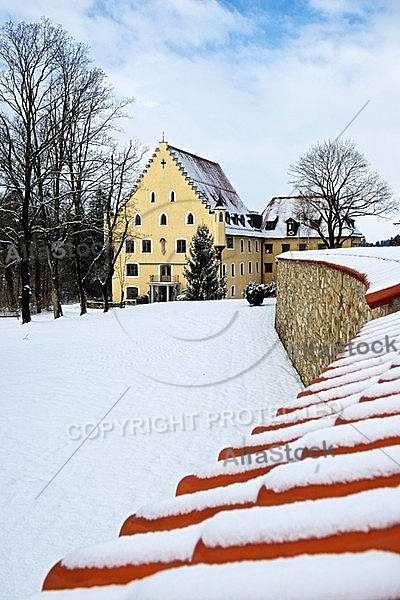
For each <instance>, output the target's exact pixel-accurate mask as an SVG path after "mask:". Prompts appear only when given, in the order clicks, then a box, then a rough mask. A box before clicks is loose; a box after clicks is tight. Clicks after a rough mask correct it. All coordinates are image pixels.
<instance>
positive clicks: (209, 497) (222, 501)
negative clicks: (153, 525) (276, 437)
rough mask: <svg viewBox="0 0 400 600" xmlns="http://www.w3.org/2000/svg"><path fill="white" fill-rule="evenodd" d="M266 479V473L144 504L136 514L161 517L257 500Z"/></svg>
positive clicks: (153, 517) (138, 515)
mask: <svg viewBox="0 0 400 600" xmlns="http://www.w3.org/2000/svg"><path fill="white" fill-rule="evenodd" d="M264 481H265V475H261V476H259V477H255V478H254V479H250V481H244V482H241V483H232V484H230V485H227V486H224V487H222V488H213V489H210V490H204V491H199V492H194V493H193V494H183V495H182V496H176V498H172V499H171V500H165V501H164V502H158V503H157V504H147V505H144V506H142V507H140V508H139V509H138V510H137V511H136V513H135V515H136V516H137V517H144V518H146V519H159V518H162V517H167V516H170V515H179V514H182V515H183V514H187V513H190V512H192V511H194V510H203V509H205V508H211V507H215V506H221V505H226V506H229V505H232V504H245V503H246V502H255V500H256V499H257V495H258V492H259V491H260V488H261V487H262V485H263V483H264Z"/></svg>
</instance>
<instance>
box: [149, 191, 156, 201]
mask: <svg viewBox="0 0 400 600" xmlns="http://www.w3.org/2000/svg"><path fill="white" fill-rule="evenodd" d="M155 201H156V193H155V192H150V202H155Z"/></svg>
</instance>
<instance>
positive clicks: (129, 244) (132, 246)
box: [125, 240, 135, 254]
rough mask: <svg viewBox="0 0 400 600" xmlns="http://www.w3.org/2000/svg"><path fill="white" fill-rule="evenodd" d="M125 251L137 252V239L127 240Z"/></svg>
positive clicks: (129, 252) (128, 252)
mask: <svg viewBox="0 0 400 600" xmlns="http://www.w3.org/2000/svg"><path fill="white" fill-rule="evenodd" d="M125 253H126V254H134V253H135V240H125Z"/></svg>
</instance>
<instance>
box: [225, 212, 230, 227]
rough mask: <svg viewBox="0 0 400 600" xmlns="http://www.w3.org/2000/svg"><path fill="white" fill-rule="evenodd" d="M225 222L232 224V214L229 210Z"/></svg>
mask: <svg viewBox="0 0 400 600" xmlns="http://www.w3.org/2000/svg"><path fill="white" fill-rule="evenodd" d="M225 223H226V224H227V225H230V224H231V216H230V214H229V213H228V212H227V213H225Z"/></svg>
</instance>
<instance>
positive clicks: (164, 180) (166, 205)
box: [113, 142, 215, 301]
mask: <svg viewBox="0 0 400 600" xmlns="http://www.w3.org/2000/svg"><path fill="white" fill-rule="evenodd" d="M163 161H165V164H162V163H163ZM152 192H155V202H151V193H152ZM171 192H174V194H175V201H174V202H171ZM130 204H131V205H133V210H132V213H133V218H132V221H131V223H132V224H131V226H130V228H129V232H128V238H129V239H134V240H135V252H134V253H133V254H126V253H124V252H122V253H121V258H120V260H119V261H118V264H117V265H116V271H117V272H116V275H115V276H114V280H113V299H114V300H115V301H119V300H120V295H121V286H122V287H123V288H125V287H126V286H136V287H138V288H139V293H140V294H147V292H148V291H149V285H148V282H149V280H150V276H155V277H156V278H157V277H158V276H159V274H160V271H159V265H160V264H168V265H171V275H172V277H173V278H178V280H179V283H180V286H179V288H178V293H180V292H181V290H182V288H184V287H185V282H184V278H183V269H184V266H185V264H186V259H185V253H177V252H176V250H177V248H176V240H177V239H186V251H187V253H188V252H189V247H190V241H191V239H192V237H193V235H194V234H195V232H196V230H197V227H198V226H199V225H203V224H205V225H207V226H208V228H209V229H210V232H211V233H213V234H214V223H215V215H214V214H210V212H209V210H208V209H207V207H206V206H205V205H204V204H202V202H201V201H200V200H199V198H198V196H197V194H196V192H195V191H194V190H193V189H192V187H191V185H190V184H189V183H188V181H187V180H186V178H185V177H184V176H183V175H182V173H181V171H180V170H179V167H178V166H177V164H176V163H175V161H174V160H173V159H172V157H171V155H170V154H169V152H168V151H167V144H166V143H165V142H161V143H160V148H159V149H157V151H156V153H155V155H154V156H153V158H152V159H151V161H150V165H149V167H148V169H147V170H146V171H145V172H144V174H143V176H142V177H141V179H140V181H139V184H138V187H137V189H136V190H135V192H134V193H133V195H132V198H131V200H130ZM189 212H190V213H192V214H193V216H194V224H193V225H187V224H186V221H187V215H188V213H189ZM162 213H164V214H165V215H166V217H167V225H161V224H160V216H161V214H162ZM136 214H139V215H140V216H141V219H142V225H141V226H140V227H135V226H134V224H133V223H134V220H135V216H136ZM162 238H164V239H165V246H164V249H165V252H164V253H163V252H162V249H163V246H162V244H161V242H160V240H161V239H162ZM142 239H150V240H151V242H152V252H151V254H148V253H145V254H144V253H142V252H141V245H142ZM126 262H133V263H138V266H139V276H138V277H127V276H126V274H125V272H124V269H123V268H122V267H123V265H124V264H125V263H126Z"/></svg>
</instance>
